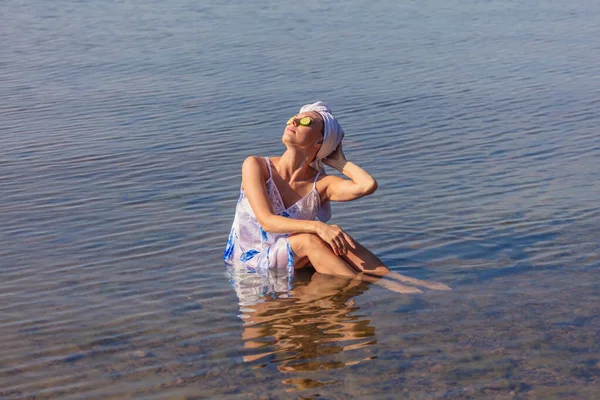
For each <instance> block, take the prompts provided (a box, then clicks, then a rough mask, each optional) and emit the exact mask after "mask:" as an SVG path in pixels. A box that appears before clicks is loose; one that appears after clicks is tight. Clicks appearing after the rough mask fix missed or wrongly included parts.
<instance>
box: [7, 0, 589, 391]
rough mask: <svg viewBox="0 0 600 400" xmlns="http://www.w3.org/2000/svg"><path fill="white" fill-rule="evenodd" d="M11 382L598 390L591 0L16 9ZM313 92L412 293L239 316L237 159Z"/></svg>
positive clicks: (349, 296) (10, 18)
mask: <svg viewBox="0 0 600 400" xmlns="http://www.w3.org/2000/svg"><path fill="white" fill-rule="evenodd" d="M0 11H1V13H2V15H3V23H2V26H3V28H2V30H1V31H0V35H1V37H2V39H3V40H2V42H3V43H4V45H3V46H2V47H1V48H0V54H1V55H2V57H0V67H1V71H2V74H1V76H0V97H1V98H2V99H3V101H2V102H1V103H0V128H1V131H2V135H0V240H1V243H2V244H3V246H2V248H1V249H0V338H1V340H0V397H3V398H40V399H41V398H52V399H54V398H56V399H68V398H73V399H75V398H77V399H81V398H89V399H97V398H140V399H152V398H189V399H193V398H211V397H213V398H234V399H235V398H240V399H241V398H244V399H246V398H328V399H345V398H378V399H386V398H389V399H396V398H408V399H424V398H486V399H506V398H531V399H534V398H540V399H541V398H543V399H551V398H561V399H565V398H573V399H579V398H586V399H587V398H594V397H595V396H596V394H597V393H598V386H599V379H598V376H600V349H599V347H598V346H599V345H598V343H599V342H600V337H599V333H598V332H600V320H599V318H598V314H597V310H598V307H597V304H599V303H600V295H599V293H598V290H597V283H598V275H597V271H598V267H599V266H600V256H599V240H598V237H600V206H599V203H598V199H599V198H600V183H599V182H600V179H599V178H600V169H599V168H598V159H599V157H600V140H599V139H598V134H597V127H598V125H599V122H600V120H599V117H598V115H599V114H598V112H597V109H598V107H599V106H600V89H599V86H598V85H596V84H595V82H597V80H598V76H600V44H599V43H600V42H598V40H597V37H598V33H599V31H600V23H599V22H598V21H600V6H598V4H597V3H596V2H592V1H579V2H577V3H576V4H570V3H569V4H566V3H564V2H556V1H545V2H537V1H525V2H506V1H496V0H492V1H486V2H483V1H476V0H461V1H458V0H455V1H449V2H448V1H445V2H442V1H430V2H426V3H423V2H417V1H403V2H394V1H380V2H366V1H363V0H356V1H352V2H345V3H331V2H329V3H323V2H316V1H309V2H305V3H298V2H291V1H284V2H277V3H271V2H265V1H258V2H253V3H252V4H250V3H246V2H239V1H227V2H224V3H222V4H215V5H204V4H196V3H194V2H188V1H183V0H168V1H163V2H158V1H153V0H128V1H96V0H89V1H81V2H71V1H65V0H58V1H53V2H45V1H39V0H28V1H15V0H7V1H4V2H2V3H1V4H0ZM317 99H320V100H325V101H327V102H329V104H330V105H331V106H332V108H333V110H334V112H335V114H336V115H337V116H338V118H339V119H340V121H341V123H342V124H343V126H344V127H345V130H346V132H347V136H346V139H345V145H344V148H345V151H346V154H347V156H348V158H349V159H350V160H352V161H355V162H356V163H357V164H359V165H361V166H363V167H364V168H365V169H367V170H368V171H369V172H371V173H372V174H373V175H374V176H375V177H376V179H377V180H378V182H379V190H378V191H377V192H376V193H375V194H374V195H372V196H370V197H368V198H365V199H361V200H359V201H356V202H352V203H344V204H336V205H335V206H334V209H333V213H334V218H333V220H332V222H333V223H337V224H339V225H340V226H342V227H343V228H345V229H346V230H347V231H348V232H349V233H350V234H352V235H353V236H354V237H355V238H356V239H357V240H359V241H360V242H361V243H363V244H364V245H366V246H367V247H369V248H370V249H372V250H373V251H374V252H375V253H376V254H377V255H378V256H380V258H382V259H383V260H384V261H385V262H386V263H387V264H388V265H389V266H390V268H392V269H393V270H394V271H396V272H398V273H401V274H406V275H409V276H412V277H416V278H420V279H431V280H436V281H441V282H444V283H447V284H448V285H450V286H452V287H453V290H452V291H450V292H437V291H425V293H423V294H422V295H418V296H406V295H404V296H403V295H398V294H395V293H392V292H388V291H385V290H384V289H382V288H380V287H377V286H368V285H364V284H357V283H355V282H346V281H343V280H339V279H334V278H324V277H322V276H318V275H310V274H303V275H301V276H298V277H297V279H296V282H295V288H294V290H293V291H292V292H291V293H290V294H289V296H288V297H287V298H275V299H269V300H266V301H264V302H262V303H259V304H256V305H252V306H242V307H240V306H239V305H238V303H237V298H236V295H235V292H234V290H233V289H232V288H231V287H230V283H229V281H228V279H227V277H226V276H225V269H224V266H223V263H222V260H221V256H222V251H223V247H224V244H225V241H226V239H227V234H228V230H229V227H230V224H231V222H232V218H233V212H234V207H235V203H236V200H237V196H238V193H239V192H238V191H239V184H240V167H241V163H242V162H243V160H244V158H245V157H247V156H248V155H253V154H255V155H278V154H280V153H281V152H282V151H283V146H282V144H281V142H280V137H281V134H282V132H283V128H284V123H285V121H287V119H288V118H289V117H290V115H293V114H295V113H296V112H297V109H298V108H299V107H300V106H301V105H303V104H305V103H308V102H312V101H315V100H317Z"/></svg>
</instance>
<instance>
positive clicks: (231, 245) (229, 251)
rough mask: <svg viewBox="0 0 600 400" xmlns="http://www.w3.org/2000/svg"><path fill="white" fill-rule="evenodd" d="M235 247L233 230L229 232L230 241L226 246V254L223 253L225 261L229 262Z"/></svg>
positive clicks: (228, 240)
mask: <svg viewBox="0 0 600 400" xmlns="http://www.w3.org/2000/svg"><path fill="white" fill-rule="evenodd" d="M234 246H235V229H234V228H232V229H231V232H229V239H227V245H226V246H225V252H224V253H223V260H225V261H228V260H229V259H230V258H231V255H232V254H233V248H234Z"/></svg>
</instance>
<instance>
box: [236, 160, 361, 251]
mask: <svg viewBox="0 0 600 400" xmlns="http://www.w3.org/2000/svg"><path fill="white" fill-rule="evenodd" d="M262 165H263V164H262V159H261V158H260V157H256V156H250V157H248V158H246V160H245V161H244V164H243V165H242V187H243V189H244V193H245V194H246V197H247V198H248V202H249V203H250V207H252V211H254V215H255V216H256V220H257V221H258V223H259V224H260V225H261V226H262V228H263V229H264V230H265V231H267V232H273V233H290V234H291V233H314V234H316V235H318V236H319V237H320V238H321V239H323V241H325V242H326V243H328V244H329V245H330V246H331V248H332V249H333V251H334V252H335V254H336V255H340V254H345V253H346V252H347V251H348V247H352V248H354V247H355V244H354V241H353V240H352V238H351V237H350V236H348V234H346V232H344V231H343V230H342V229H341V228H340V227H338V226H337V225H328V224H326V223H323V222H320V221H307V220H301V219H293V218H286V217H282V216H279V215H275V214H273V210H272V209H271V202H270V200H269V195H268V193H267V185H266V183H265V177H264V174H263V168H262Z"/></svg>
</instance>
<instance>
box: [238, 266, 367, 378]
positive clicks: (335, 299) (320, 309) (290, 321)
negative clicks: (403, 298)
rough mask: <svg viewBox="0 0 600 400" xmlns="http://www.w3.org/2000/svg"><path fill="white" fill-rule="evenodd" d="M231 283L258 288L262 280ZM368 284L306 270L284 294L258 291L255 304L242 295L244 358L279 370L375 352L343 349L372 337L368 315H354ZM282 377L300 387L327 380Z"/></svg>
mask: <svg viewBox="0 0 600 400" xmlns="http://www.w3.org/2000/svg"><path fill="white" fill-rule="evenodd" d="M255 282H256V281H255ZM234 287H235V288H236V291H237V293H238V295H240V294H244V293H257V292H260V290H261V288H262V287H263V286H261V287H259V288H255V289H254V291H253V290H252V288H251V287H248V281H246V282H245V284H243V285H239V282H234ZM367 288H368V284H367V283H364V282H361V281H360V280H358V279H353V280H348V279H345V278H342V277H336V276H330V275H322V274H319V273H314V274H312V276H311V275H310V273H306V272H304V274H298V275H297V276H296V280H295V285H294V288H293V289H292V290H291V291H290V292H289V293H286V294H284V295H283V297H275V296H263V297H262V298H258V296H257V297H256V298H255V300H256V302H255V303H254V304H251V303H249V302H248V298H244V297H240V304H241V309H240V310H241V312H242V313H241V315H240V317H241V318H242V319H243V320H244V331H243V333H242V339H243V341H244V348H245V349H248V352H247V353H246V355H245V356H244V361H245V362H248V363H256V366H255V368H261V367H265V366H267V365H269V364H277V368H278V370H279V371H281V372H310V371H323V370H331V369H336V368H343V367H345V366H349V365H354V364H357V363H359V362H361V361H364V360H368V359H372V358H374V357H373V356H366V357H362V358H359V359H353V360H348V358H347V355H346V354H342V353H344V352H347V351H349V350H356V349H361V348H365V347H367V346H369V345H372V344H375V343H376V340H375V339H374V338H373V336H374V335H375V328H374V327H373V326H371V325H370V320H368V319H364V317H361V316H360V315H357V312H358V311H359V307H358V306H357V305H356V304H355V302H354V298H355V297H356V296H358V295H360V294H362V293H363V292H365V290H366V289H367ZM274 297H275V298H274ZM284 383H286V384H293V385H295V386H297V387H298V388H307V387H314V386H320V385H322V384H325V383H323V382H315V381H313V380H310V379H304V378H302V379H298V378H291V379H286V380H284ZM329 383H332V382H329Z"/></svg>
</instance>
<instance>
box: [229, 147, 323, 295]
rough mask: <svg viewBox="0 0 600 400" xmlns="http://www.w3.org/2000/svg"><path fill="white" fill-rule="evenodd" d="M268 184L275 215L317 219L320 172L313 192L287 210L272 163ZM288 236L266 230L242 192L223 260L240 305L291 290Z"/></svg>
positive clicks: (291, 257)
mask: <svg viewBox="0 0 600 400" xmlns="http://www.w3.org/2000/svg"><path fill="white" fill-rule="evenodd" d="M265 160H266V162H267V166H268V167H269V179H268V180H267V181H266V186H267V193H268V195H269V200H270V201H271V207H272V210H273V213H274V214H275V215H280V216H283V217H287V218H294V219H302V220H314V219H315V218H316V216H317V213H318V211H319V207H320V205H321V199H320V197H319V192H318V191H317V188H316V186H317V180H318V179H319V175H320V173H317V176H316V177H315V181H314V183H313V188H312V190H311V191H310V192H309V193H308V194H307V195H306V196H304V197H303V198H301V199H300V200H298V201H297V202H296V203H294V204H292V205H291V206H290V207H288V208H285V206H284V204H283V199H282V198H281V194H280V193H279V190H278V189H277V186H276V185H275V181H273V173H272V170H271V161H270V160H269V158H268V157H265ZM288 238H289V234H287V233H271V232H267V231H265V230H264V229H263V228H262V227H261V226H260V224H259V223H258V221H257V220H256V216H255V215H254V211H252V208H251V207H250V203H249V202H248V198H247V197H246V196H245V194H244V191H243V189H240V198H239V200H238V202H237V206H236V209H235V217H234V220H233V225H232V227H231V231H230V233H229V239H228V240H227V246H226V247H225V253H224V254H223V259H224V260H225V263H226V264H227V265H228V267H229V269H228V274H229V277H230V280H231V283H232V285H233V287H234V289H236V292H237V294H238V297H239V298H240V303H241V304H253V303H256V302H258V301H261V300H260V298H261V297H262V296H265V295H267V294H273V295H277V294H278V293H279V294H280V293H285V292H287V291H288V290H290V289H291V285H292V282H293V279H294V254H293V253H292V248H291V246H290V242H289V240H288Z"/></svg>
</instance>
